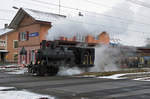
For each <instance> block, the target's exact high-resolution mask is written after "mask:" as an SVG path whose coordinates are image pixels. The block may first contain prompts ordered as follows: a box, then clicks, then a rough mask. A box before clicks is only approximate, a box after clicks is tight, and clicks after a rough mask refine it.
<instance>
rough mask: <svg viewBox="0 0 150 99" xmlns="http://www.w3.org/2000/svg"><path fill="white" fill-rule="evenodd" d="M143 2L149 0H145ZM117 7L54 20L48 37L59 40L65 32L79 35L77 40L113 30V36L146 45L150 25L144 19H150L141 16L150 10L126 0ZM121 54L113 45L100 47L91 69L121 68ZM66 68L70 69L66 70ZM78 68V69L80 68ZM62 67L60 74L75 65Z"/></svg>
mask: <svg viewBox="0 0 150 99" xmlns="http://www.w3.org/2000/svg"><path fill="white" fill-rule="evenodd" d="M143 2H148V1H146V0H143ZM114 7H116V8H114V9H110V10H108V11H106V12H104V13H102V14H101V15H97V14H94V13H83V15H84V16H77V17H67V18H66V19H63V20H58V21H56V22H54V23H53V24H52V28H51V29H49V31H48V35H47V39H48V40H55V39H58V38H59V37H61V36H65V37H69V38H70V37H73V36H76V37H77V40H81V39H82V38H83V37H84V36H86V35H88V34H91V35H93V36H94V37H96V36H97V35H99V34H100V33H101V32H103V31H106V32H107V33H109V36H110V38H111V39H120V41H119V43H121V44H124V45H130V46H144V45H145V37H148V36H150V35H149V34H145V32H146V33H148V32H149V31H150V28H149V25H146V24H142V23H150V20H149V19H148V18H147V19H146V18H144V17H143V16H140V14H142V15H146V16H147V13H149V12H148V11H149V10H147V8H144V7H142V6H137V5H135V4H133V3H131V2H128V1H126V0H120V3H118V4H117V5H115V6H114ZM117 8H120V9H117ZM112 16H113V17H112ZM119 54H120V51H119V49H114V48H109V46H103V47H97V48H96V60H95V65H96V66H95V67H94V68H93V69H91V70H92V71H109V70H110V71H112V70H118V69H119V68H118V64H117V63H116V60H118V57H117V55H119ZM64 70H66V71H65V72H62V71H64ZM73 70H74V69H73ZM76 70H77V71H78V69H76ZM62 71H61V72H60V73H59V74H61V75H63V74H65V73H67V72H68V71H71V69H69V70H68V69H62ZM72 72H73V71H72ZM80 72H82V71H78V73H80ZM69 73H70V72H69ZM75 74H76V72H75ZM69 75H72V74H69Z"/></svg>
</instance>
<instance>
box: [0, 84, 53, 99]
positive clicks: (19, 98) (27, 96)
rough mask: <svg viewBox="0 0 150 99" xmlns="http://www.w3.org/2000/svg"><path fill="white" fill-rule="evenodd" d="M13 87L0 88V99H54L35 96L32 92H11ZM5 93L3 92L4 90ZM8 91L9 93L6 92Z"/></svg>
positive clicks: (45, 96) (46, 96)
mask: <svg viewBox="0 0 150 99" xmlns="http://www.w3.org/2000/svg"><path fill="white" fill-rule="evenodd" d="M12 88H14V87H0V98H1V99H40V98H45V99H46V98H47V99H55V97H52V96H49V95H41V94H36V93H33V92H29V91H26V90H21V91H17V90H11V89H12ZM6 89H7V91H4V90H6ZM9 89H10V91H8V90H9Z"/></svg>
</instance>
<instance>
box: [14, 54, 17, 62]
mask: <svg viewBox="0 0 150 99" xmlns="http://www.w3.org/2000/svg"><path fill="white" fill-rule="evenodd" d="M14 61H15V62H17V61H18V54H17V53H15V54H14Z"/></svg>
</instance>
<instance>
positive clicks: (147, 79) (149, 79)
mask: <svg viewBox="0 0 150 99" xmlns="http://www.w3.org/2000/svg"><path fill="white" fill-rule="evenodd" d="M133 80H139V81H150V77H143V78H136V79H133Z"/></svg>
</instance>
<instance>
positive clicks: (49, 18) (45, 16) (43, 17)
mask: <svg viewBox="0 0 150 99" xmlns="http://www.w3.org/2000/svg"><path fill="white" fill-rule="evenodd" d="M25 15H29V16H31V17H32V18H33V19H34V20H36V21H43V22H50V23H51V22H54V21H56V20H58V19H62V18H65V17H66V16H64V15H59V14H54V13H48V12H43V11H38V10H33V9H27V8H20V9H19V10H18V12H17V14H16V15H15V17H14V18H13V20H12V21H11V23H10V24H9V28H13V29H15V28H17V27H18V25H19V24H20V22H21V21H22V19H23V18H24V16H25Z"/></svg>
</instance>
